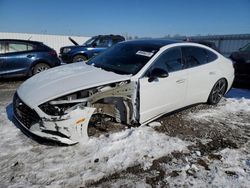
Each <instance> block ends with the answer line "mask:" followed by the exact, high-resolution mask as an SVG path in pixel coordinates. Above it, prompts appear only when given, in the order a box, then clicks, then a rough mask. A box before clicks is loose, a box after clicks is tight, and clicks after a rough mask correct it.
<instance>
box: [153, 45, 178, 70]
mask: <svg viewBox="0 0 250 188" xmlns="http://www.w3.org/2000/svg"><path fill="white" fill-rule="evenodd" d="M154 68H160V69H164V70H166V71H167V72H175V71H178V70H181V69H182V68H183V64H182V59H181V49H180V48H174V49H170V50H167V51H165V52H163V53H162V54H161V55H160V56H159V57H158V58H157V59H156V61H155V63H154V64H153V66H152V67H151V68H150V70H149V71H151V70H153V69H154Z"/></svg>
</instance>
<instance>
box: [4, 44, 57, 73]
mask: <svg viewBox="0 0 250 188" xmlns="http://www.w3.org/2000/svg"><path fill="white" fill-rule="evenodd" d="M60 64H61V62H60V59H59V58H58V56H57V53H56V51H55V50H53V49H52V48H50V47H48V46H46V45H45V44H43V43H42V42H36V41H30V40H16V39H1V40H0V77H18V76H32V75H34V74H37V73H40V72H42V71H44V70H47V69H49V68H51V67H55V66H59V65H60Z"/></svg>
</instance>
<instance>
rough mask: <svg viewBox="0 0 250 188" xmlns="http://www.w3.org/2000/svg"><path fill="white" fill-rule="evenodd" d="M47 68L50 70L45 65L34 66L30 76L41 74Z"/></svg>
mask: <svg viewBox="0 0 250 188" xmlns="http://www.w3.org/2000/svg"><path fill="white" fill-rule="evenodd" d="M49 68H50V66H49V65H47V64H46V63H38V64H36V65H35V66H34V68H33V71H32V75H35V74H38V73H40V72H43V71H45V70H47V69H49Z"/></svg>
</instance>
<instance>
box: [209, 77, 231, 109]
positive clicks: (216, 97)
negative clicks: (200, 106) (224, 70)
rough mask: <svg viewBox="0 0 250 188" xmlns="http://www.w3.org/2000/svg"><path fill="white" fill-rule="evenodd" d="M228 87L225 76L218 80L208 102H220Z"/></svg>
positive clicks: (213, 103) (214, 103) (212, 103)
mask: <svg viewBox="0 0 250 188" xmlns="http://www.w3.org/2000/svg"><path fill="white" fill-rule="evenodd" d="M226 89H227V81H226V80H225V79H224V78H222V79H220V80H218V81H217V82H216V83H215V84H214V87H213V89H212V91H211V92H210V94H209V97H208V101H207V103H208V104H211V105H216V104H218V103H219V102H220V100H221V98H222V97H223V95H224V94H225V93H226Z"/></svg>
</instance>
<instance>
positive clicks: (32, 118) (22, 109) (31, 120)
mask: <svg viewBox="0 0 250 188" xmlns="http://www.w3.org/2000/svg"><path fill="white" fill-rule="evenodd" d="M13 111H14V114H15V116H16V118H17V119H18V120H19V121H20V122H21V123H22V124H23V125H24V126H25V127H26V128H28V129H29V128H30V127H31V125H33V124H35V123H38V122H39V121H40V120H41V118H40V117H39V116H38V114H37V113H36V112H35V111H34V110H32V109H31V108H30V107H28V106H27V105H26V104H25V103H24V102H23V101H22V100H21V99H20V98H19V97H18V95H17V93H15V95H14V98H13Z"/></svg>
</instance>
